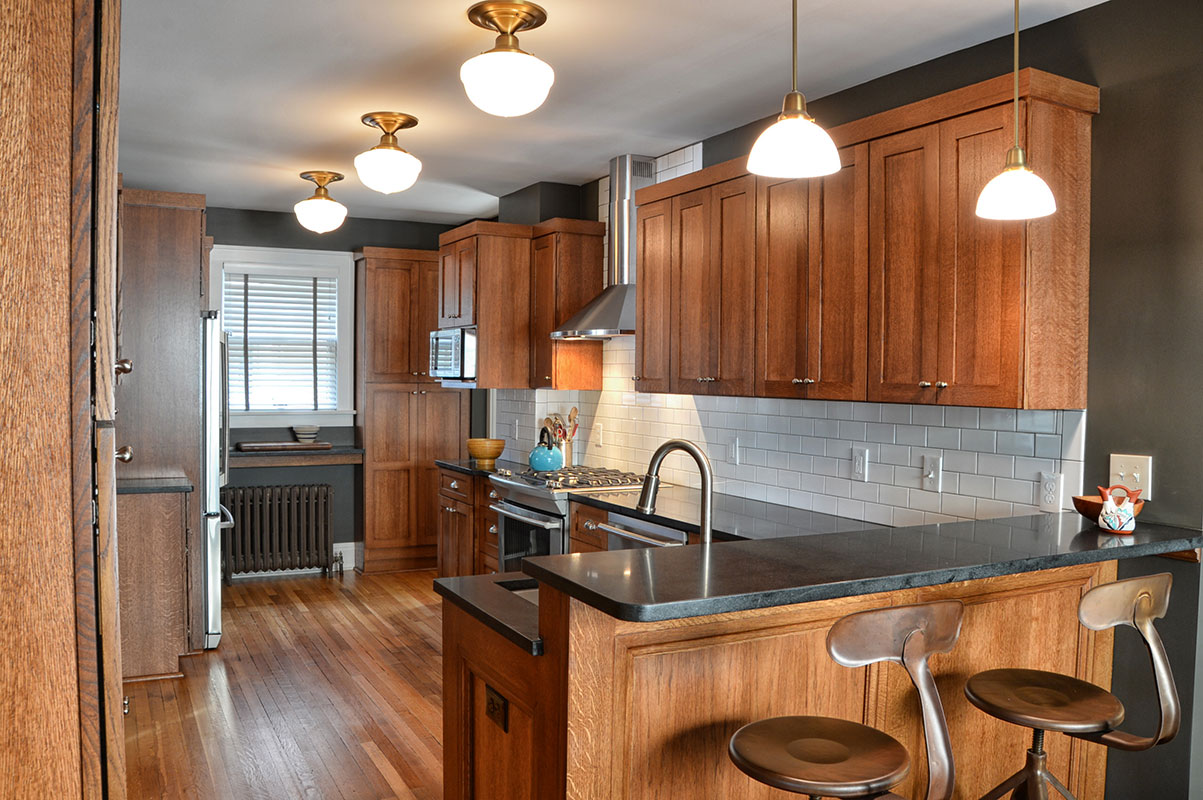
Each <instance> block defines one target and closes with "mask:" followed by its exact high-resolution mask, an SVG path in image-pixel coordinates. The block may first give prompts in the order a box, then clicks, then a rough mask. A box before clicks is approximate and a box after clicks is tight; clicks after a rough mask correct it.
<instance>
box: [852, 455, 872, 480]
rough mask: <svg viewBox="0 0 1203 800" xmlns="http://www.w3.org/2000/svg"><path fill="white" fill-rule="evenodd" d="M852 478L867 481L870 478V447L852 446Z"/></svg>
mask: <svg viewBox="0 0 1203 800" xmlns="http://www.w3.org/2000/svg"><path fill="white" fill-rule="evenodd" d="M852 480H854V481H860V482H861V483H865V482H866V481H868V480H869V448H867V447H854V448H852Z"/></svg>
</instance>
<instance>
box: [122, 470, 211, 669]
mask: <svg viewBox="0 0 1203 800" xmlns="http://www.w3.org/2000/svg"><path fill="white" fill-rule="evenodd" d="M119 492H120V490H119ZM188 505H189V495H188V494H187V493H184V492H178V491H175V492H140V493H130V494H126V493H119V494H118V495H117V530H118V533H117V541H118V544H117V570H118V579H119V587H120V588H119V590H118V591H119V594H118V598H119V607H120V614H121V671H122V679H123V680H131V679H136V678H153V677H163V676H169V675H178V674H179V672H180V656H181V655H182V654H184V653H187V652H188V651H189V647H188V622H187V609H188V602H189V588H190V587H189V586H188V554H187V548H186V544H187V537H188V522H187V520H188ZM199 591H200V587H195V588H194V592H199ZM197 599H199V598H197Z"/></svg>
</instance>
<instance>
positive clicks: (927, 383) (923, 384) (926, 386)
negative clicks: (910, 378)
mask: <svg viewBox="0 0 1203 800" xmlns="http://www.w3.org/2000/svg"><path fill="white" fill-rule="evenodd" d="M919 388H920V389H930V388H931V381H919Z"/></svg>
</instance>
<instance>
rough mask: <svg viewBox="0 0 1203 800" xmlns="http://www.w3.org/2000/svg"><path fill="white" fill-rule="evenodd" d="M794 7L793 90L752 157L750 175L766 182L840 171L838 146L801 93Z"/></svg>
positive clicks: (795, 3)
mask: <svg viewBox="0 0 1203 800" xmlns="http://www.w3.org/2000/svg"><path fill="white" fill-rule="evenodd" d="M793 5H794V31H793V34H794V39H793V41H794V53H793V66H794V71H793V74H792V75H791V76H790V83H791V85H792V87H793V88H792V89H791V90H790V92H789V94H787V95H786V96H785V102H783V103H782V104H781V114H780V116H778V117H777V121H776V122H774V123H773V124H772V125H770V126H769V127H768V129H767V130H765V132H764V133H762V134H760V138H758V139H757V140H756V144H754V145H752V152H751V153H750V154H748V172H751V173H753V174H755V175H763V176H765V177H766V178H816V177H818V176H820V175H830V174H831V173H833V172H839V170H840V154H839V151H837V150H836V149H835V142H833V141H831V137H830V136H829V135H828V134H827V131H825V130H823V129H822V128H820V127H819V126H818V125H816V124H815V120H814V117H812V116H810V114H807V113H806V97H805V96H803V94H802V93H801V92H799V91H798V0H793Z"/></svg>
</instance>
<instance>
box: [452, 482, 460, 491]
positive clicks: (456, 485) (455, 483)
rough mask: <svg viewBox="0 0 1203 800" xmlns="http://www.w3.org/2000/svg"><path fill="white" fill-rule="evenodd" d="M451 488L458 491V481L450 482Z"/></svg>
mask: <svg viewBox="0 0 1203 800" xmlns="http://www.w3.org/2000/svg"><path fill="white" fill-rule="evenodd" d="M451 488H452V489H458V488H459V481H452V482H451Z"/></svg>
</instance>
